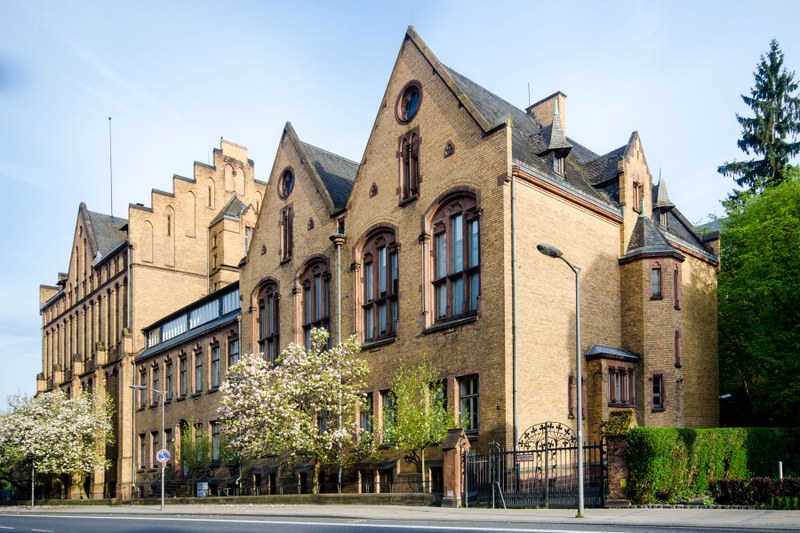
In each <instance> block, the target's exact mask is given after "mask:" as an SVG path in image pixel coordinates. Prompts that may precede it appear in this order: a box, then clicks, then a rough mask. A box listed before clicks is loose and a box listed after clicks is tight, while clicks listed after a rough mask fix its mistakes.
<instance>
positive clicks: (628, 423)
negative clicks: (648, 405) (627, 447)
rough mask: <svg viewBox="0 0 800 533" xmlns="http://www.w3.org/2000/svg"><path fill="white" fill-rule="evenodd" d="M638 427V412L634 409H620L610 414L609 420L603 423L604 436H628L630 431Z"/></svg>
mask: <svg viewBox="0 0 800 533" xmlns="http://www.w3.org/2000/svg"><path fill="white" fill-rule="evenodd" d="M635 425H636V411H634V410H633V409H619V410H616V411H611V412H610V413H609V414H608V420H606V421H604V422H603V423H602V431H603V435H606V436H620V435H627V433H628V431H630V429H631V428H632V427H633V426H635Z"/></svg>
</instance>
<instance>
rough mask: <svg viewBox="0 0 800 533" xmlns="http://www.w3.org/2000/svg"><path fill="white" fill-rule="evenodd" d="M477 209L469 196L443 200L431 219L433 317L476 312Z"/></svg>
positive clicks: (478, 242)
mask: <svg viewBox="0 0 800 533" xmlns="http://www.w3.org/2000/svg"><path fill="white" fill-rule="evenodd" d="M479 215H480V210H479V209H477V205H476V202H475V198H474V197H472V196H467V195H462V196H456V197H453V198H450V199H448V200H446V201H445V202H442V204H441V206H440V207H439V209H438V210H437V211H436V214H435V215H434V216H433V219H432V221H431V233H432V237H433V254H432V255H433V269H432V272H431V273H432V275H431V283H432V285H433V311H434V315H433V320H434V321H435V322H436V321H445V320H451V319H457V318H463V317H467V316H471V315H475V314H477V312H478V302H479V299H480V286H481V283H480V270H481V261H480V257H481V256H480V218H479Z"/></svg>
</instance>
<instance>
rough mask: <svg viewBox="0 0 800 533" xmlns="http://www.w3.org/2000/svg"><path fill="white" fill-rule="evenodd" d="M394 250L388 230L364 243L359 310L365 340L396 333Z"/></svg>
mask: <svg viewBox="0 0 800 533" xmlns="http://www.w3.org/2000/svg"><path fill="white" fill-rule="evenodd" d="M397 251H398V250H397V244H396V242H395V237H394V234H393V233H391V232H383V233H380V234H377V235H375V236H373V237H372V238H371V239H370V240H369V241H367V244H366V245H365V246H364V252H363V255H362V261H363V273H364V275H363V291H364V293H363V294H364V299H363V303H362V306H361V310H362V315H363V324H364V341H366V342H368V341H374V340H379V339H384V338H391V337H394V336H395V333H396V324H397V319H398V316H399V304H398V300H397V296H398V291H399V265H398V258H397Z"/></svg>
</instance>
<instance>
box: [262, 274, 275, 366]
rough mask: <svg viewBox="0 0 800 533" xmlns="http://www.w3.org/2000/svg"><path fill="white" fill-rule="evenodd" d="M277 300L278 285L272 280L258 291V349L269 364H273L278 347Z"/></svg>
mask: <svg viewBox="0 0 800 533" xmlns="http://www.w3.org/2000/svg"><path fill="white" fill-rule="evenodd" d="M279 300H280V295H279V294H278V286H277V284H275V283H274V282H268V283H265V284H264V285H263V286H262V287H261V289H260V290H259V291H258V298H257V300H256V305H257V307H258V318H257V322H258V351H259V353H260V354H261V356H262V357H263V358H264V359H265V360H267V361H269V362H270V363H271V364H275V359H276V358H277V357H278V351H279V349H280V321H279V317H280V313H279V312H278V301H279Z"/></svg>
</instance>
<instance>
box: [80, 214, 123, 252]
mask: <svg viewBox="0 0 800 533" xmlns="http://www.w3.org/2000/svg"><path fill="white" fill-rule="evenodd" d="M81 210H85V213H84V214H85V216H84V220H85V226H86V231H87V232H88V234H89V241H90V243H91V242H92V241H94V242H93V245H92V244H90V250H91V251H92V255H93V256H96V254H97V252H100V255H101V257H106V256H107V255H108V254H109V252H111V251H112V250H114V249H115V248H117V247H118V246H120V245H121V244H122V243H124V242H125V241H127V240H128V232H127V231H125V230H123V228H126V227H127V225H128V220H127V219H124V218H120V217H112V216H111V215H105V214H103V213H96V212H94V211H89V210H88V209H86V204H84V203H81Z"/></svg>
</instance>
